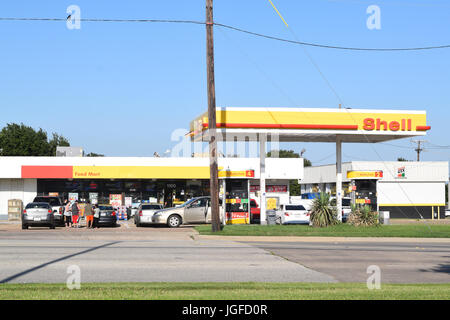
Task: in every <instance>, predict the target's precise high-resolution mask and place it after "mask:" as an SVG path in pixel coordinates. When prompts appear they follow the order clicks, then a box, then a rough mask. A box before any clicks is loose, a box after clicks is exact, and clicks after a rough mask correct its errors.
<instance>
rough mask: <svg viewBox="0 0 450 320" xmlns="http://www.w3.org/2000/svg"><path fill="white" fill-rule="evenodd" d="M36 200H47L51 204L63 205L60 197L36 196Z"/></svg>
mask: <svg viewBox="0 0 450 320" xmlns="http://www.w3.org/2000/svg"><path fill="white" fill-rule="evenodd" d="M34 202H46V203H49V204H50V205H51V206H60V205H61V201H60V200H59V198H48V197H36V198H34Z"/></svg>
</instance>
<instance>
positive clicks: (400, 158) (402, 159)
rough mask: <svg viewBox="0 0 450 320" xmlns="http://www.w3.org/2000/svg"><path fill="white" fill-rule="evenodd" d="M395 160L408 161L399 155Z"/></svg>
mask: <svg viewBox="0 0 450 320" xmlns="http://www.w3.org/2000/svg"><path fill="white" fill-rule="evenodd" d="M397 161H408V160H406V159H405V158H402V157H399V158H397Z"/></svg>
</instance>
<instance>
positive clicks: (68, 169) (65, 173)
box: [22, 166, 73, 179]
mask: <svg viewBox="0 0 450 320" xmlns="http://www.w3.org/2000/svg"><path fill="white" fill-rule="evenodd" d="M72 178H73V167H72V166H22V179H72Z"/></svg>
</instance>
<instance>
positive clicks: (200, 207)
mask: <svg viewBox="0 0 450 320" xmlns="http://www.w3.org/2000/svg"><path fill="white" fill-rule="evenodd" d="M210 201H211V198H210V197H197V198H193V199H190V200H188V201H186V202H185V203H183V204H181V205H179V206H177V207H174V208H167V209H163V210H160V211H157V212H155V214H154V215H153V217H152V222H153V223H154V224H162V225H164V224H165V225H167V226H169V227H170V228H177V227H179V226H180V225H182V224H201V223H211V206H210ZM220 220H221V221H222V222H223V215H222V214H221V217H220Z"/></svg>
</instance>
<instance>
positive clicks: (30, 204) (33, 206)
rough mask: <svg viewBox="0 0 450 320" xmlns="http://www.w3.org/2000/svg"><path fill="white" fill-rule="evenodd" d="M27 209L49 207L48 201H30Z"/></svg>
mask: <svg viewBox="0 0 450 320" xmlns="http://www.w3.org/2000/svg"><path fill="white" fill-rule="evenodd" d="M25 209H48V203H29V204H27V206H26V207H25Z"/></svg>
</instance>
